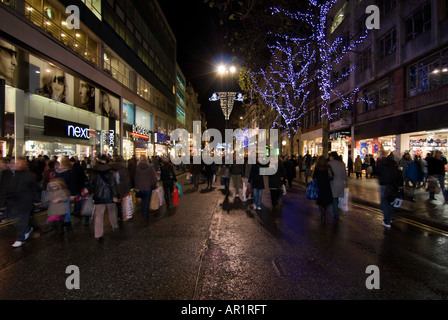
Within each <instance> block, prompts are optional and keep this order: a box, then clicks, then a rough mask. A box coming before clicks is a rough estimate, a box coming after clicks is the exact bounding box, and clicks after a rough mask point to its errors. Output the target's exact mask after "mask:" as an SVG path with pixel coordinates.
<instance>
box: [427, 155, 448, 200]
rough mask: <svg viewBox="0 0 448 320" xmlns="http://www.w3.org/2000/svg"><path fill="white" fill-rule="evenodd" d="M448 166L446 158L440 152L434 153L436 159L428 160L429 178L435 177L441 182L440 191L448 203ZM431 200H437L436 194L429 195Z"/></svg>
mask: <svg viewBox="0 0 448 320" xmlns="http://www.w3.org/2000/svg"><path fill="white" fill-rule="evenodd" d="M446 164H447V161H446V158H444V157H443V156H442V152H441V151H440V150H436V151H435V152H434V157H431V158H429V159H428V176H429V177H430V176H433V177H434V178H436V179H437V180H438V181H439V185H440V190H441V192H442V196H443V198H444V201H445V202H448V195H447V192H446V189H445V166H446ZM429 199H430V200H435V194H434V193H433V192H430V193H429Z"/></svg>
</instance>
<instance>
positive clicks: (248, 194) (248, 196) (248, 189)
mask: <svg viewBox="0 0 448 320" xmlns="http://www.w3.org/2000/svg"><path fill="white" fill-rule="evenodd" d="M251 194H252V193H251V190H250V184H247V188H246V198H248V199H249V198H250V195H251Z"/></svg>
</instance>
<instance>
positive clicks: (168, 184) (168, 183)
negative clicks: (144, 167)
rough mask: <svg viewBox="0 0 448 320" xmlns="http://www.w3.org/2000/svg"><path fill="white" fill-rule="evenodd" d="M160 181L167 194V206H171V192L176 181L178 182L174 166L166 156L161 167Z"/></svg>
mask: <svg viewBox="0 0 448 320" xmlns="http://www.w3.org/2000/svg"><path fill="white" fill-rule="evenodd" d="M160 181H162V183H163V191H164V194H165V203H166V208H167V209H169V208H170V201H171V194H172V193H173V191H174V182H177V178H176V173H175V172H174V166H173V164H172V163H170V160H169V159H168V158H166V157H164V158H163V159H162V166H161V167H160Z"/></svg>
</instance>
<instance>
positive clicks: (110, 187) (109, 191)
mask: <svg viewBox="0 0 448 320" xmlns="http://www.w3.org/2000/svg"><path fill="white" fill-rule="evenodd" d="M89 188H90V190H91V193H92V197H93V203H94V204H95V208H94V211H93V218H94V222H95V239H96V240H97V241H98V242H102V241H103V234H104V226H103V225H104V211H105V210H106V209H107V214H108V216H109V222H110V225H111V226H112V230H113V231H114V230H115V229H118V223H117V215H116V213H115V206H116V205H115V203H116V202H118V187H117V182H116V180H115V177H114V175H113V173H112V171H111V167H110V166H109V165H108V158H107V157H106V156H105V155H102V156H100V157H99V158H98V160H97V162H96V164H95V165H94V167H93V171H92V175H91V177H90V183H89Z"/></svg>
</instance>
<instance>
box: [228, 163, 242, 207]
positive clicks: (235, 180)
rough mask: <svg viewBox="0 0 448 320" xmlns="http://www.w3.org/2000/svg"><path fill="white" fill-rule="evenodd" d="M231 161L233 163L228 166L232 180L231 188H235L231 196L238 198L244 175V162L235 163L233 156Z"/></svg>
mask: <svg viewBox="0 0 448 320" xmlns="http://www.w3.org/2000/svg"><path fill="white" fill-rule="evenodd" d="M233 161H234V163H233V164H232V165H231V166H230V177H231V180H232V185H233V188H234V189H235V191H234V193H233V196H234V197H236V198H239V197H240V188H241V182H242V177H244V164H238V163H236V158H235V157H234V159H233Z"/></svg>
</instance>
